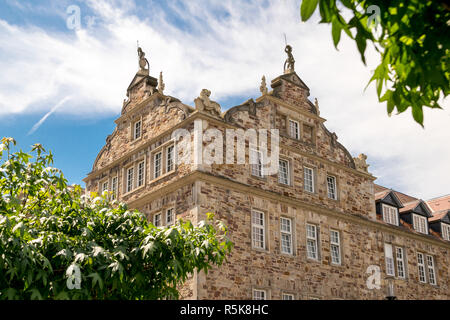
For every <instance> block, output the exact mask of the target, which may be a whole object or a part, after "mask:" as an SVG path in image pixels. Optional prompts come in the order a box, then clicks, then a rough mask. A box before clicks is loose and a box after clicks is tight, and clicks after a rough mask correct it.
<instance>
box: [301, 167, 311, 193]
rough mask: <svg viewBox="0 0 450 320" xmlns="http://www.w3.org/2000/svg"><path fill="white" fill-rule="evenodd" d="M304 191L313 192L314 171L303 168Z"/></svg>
mask: <svg viewBox="0 0 450 320" xmlns="http://www.w3.org/2000/svg"><path fill="white" fill-rule="evenodd" d="M303 172H304V180H305V190H306V191H308V192H314V170H313V169H311V168H307V167H305V168H304V171H303Z"/></svg>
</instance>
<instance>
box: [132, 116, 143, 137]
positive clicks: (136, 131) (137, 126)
mask: <svg viewBox="0 0 450 320" xmlns="http://www.w3.org/2000/svg"><path fill="white" fill-rule="evenodd" d="M141 127H142V121H141V120H139V121H136V122H135V123H134V125H133V140H136V139H139V138H140V137H141Z"/></svg>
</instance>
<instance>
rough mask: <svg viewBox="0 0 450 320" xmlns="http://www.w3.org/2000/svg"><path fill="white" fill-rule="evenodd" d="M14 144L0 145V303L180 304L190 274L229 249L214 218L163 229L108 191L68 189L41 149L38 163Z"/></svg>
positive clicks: (217, 262)
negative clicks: (171, 300) (91, 192)
mask: <svg viewBox="0 0 450 320" xmlns="http://www.w3.org/2000/svg"><path fill="white" fill-rule="evenodd" d="M15 144H16V142H15V141H14V140H13V139H11V138H4V139H2V140H1V143H0V160H1V159H3V161H2V163H1V166H0V195H1V197H0V300H1V299H165V298H178V296H179V294H178V290H177V287H178V286H179V285H180V284H182V283H183V282H184V281H185V280H186V279H187V277H188V276H189V275H190V274H192V273H193V272H194V271H195V270H198V271H201V270H203V271H205V272H207V271H208V269H209V268H211V267H212V266H213V265H216V266H220V265H221V264H222V263H223V262H224V261H225V259H226V255H227V253H228V252H229V251H230V250H231V247H232V244H231V242H230V241H229V240H228V239H227V237H226V233H227V229H226V227H225V226H224V225H223V223H221V222H219V221H216V222H215V223H212V215H208V219H207V220H206V221H202V222H200V223H199V225H198V226H197V227H194V226H193V225H192V223H191V222H183V221H179V222H177V224H176V225H175V226H172V227H170V228H157V227H155V226H154V225H152V224H151V223H149V222H148V221H147V220H146V218H145V216H144V215H143V214H141V213H139V212H137V211H131V210H128V209H127V206H126V205H125V204H123V203H117V201H112V202H110V201H109V200H108V196H107V193H104V194H103V195H102V196H97V195H94V196H93V197H89V196H85V195H83V194H82V193H83V192H82V189H81V187H80V186H74V187H68V186H67V181H66V179H65V178H64V176H63V174H62V173H61V172H60V171H59V170H58V169H55V168H52V167H50V165H51V164H52V162H53V160H52V154H51V153H48V154H47V153H45V150H44V149H43V147H42V146H41V145H39V144H36V145H34V146H33V148H32V154H34V157H33V155H32V154H29V153H24V152H22V151H19V152H15V153H12V152H11V149H12V145H15ZM78 271H79V275H80V277H79V278H77V273H78ZM78 279H80V280H81V283H80V282H79V281H78Z"/></svg>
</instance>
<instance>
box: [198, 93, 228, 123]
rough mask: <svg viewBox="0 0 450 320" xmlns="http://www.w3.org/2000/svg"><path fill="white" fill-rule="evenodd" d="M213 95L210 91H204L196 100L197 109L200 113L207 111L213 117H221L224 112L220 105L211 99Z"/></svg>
mask: <svg viewBox="0 0 450 320" xmlns="http://www.w3.org/2000/svg"><path fill="white" fill-rule="evenodd" d="M210 95H211V91H209V90H208V89H203V90H202V91H201V92H200V96H199V97H198V98H196V99H195V100H194V103H195V107H196V108H197V110H199V111H206V112H208V113H210V114H212V115H216V116H219V117H220V114H221V112H222V110H221V108H220V105H219V104H218V103H217V102H215V101H212V100H210V99H209V96H210Z"/></svg>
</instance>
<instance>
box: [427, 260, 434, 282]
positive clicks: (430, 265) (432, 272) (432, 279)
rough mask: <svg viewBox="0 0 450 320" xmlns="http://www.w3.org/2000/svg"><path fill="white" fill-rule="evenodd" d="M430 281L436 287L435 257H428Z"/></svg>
mask: <svg viewBox="0 0 450 320" xmlns="http://www.w3.org/2000/svg"><path fill="white" fill-rule="evenodd" d="M427 267H428V279H430V284H433V285H436V273H435V272H434V259H433V256H430V255H427Z"/></svg>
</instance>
